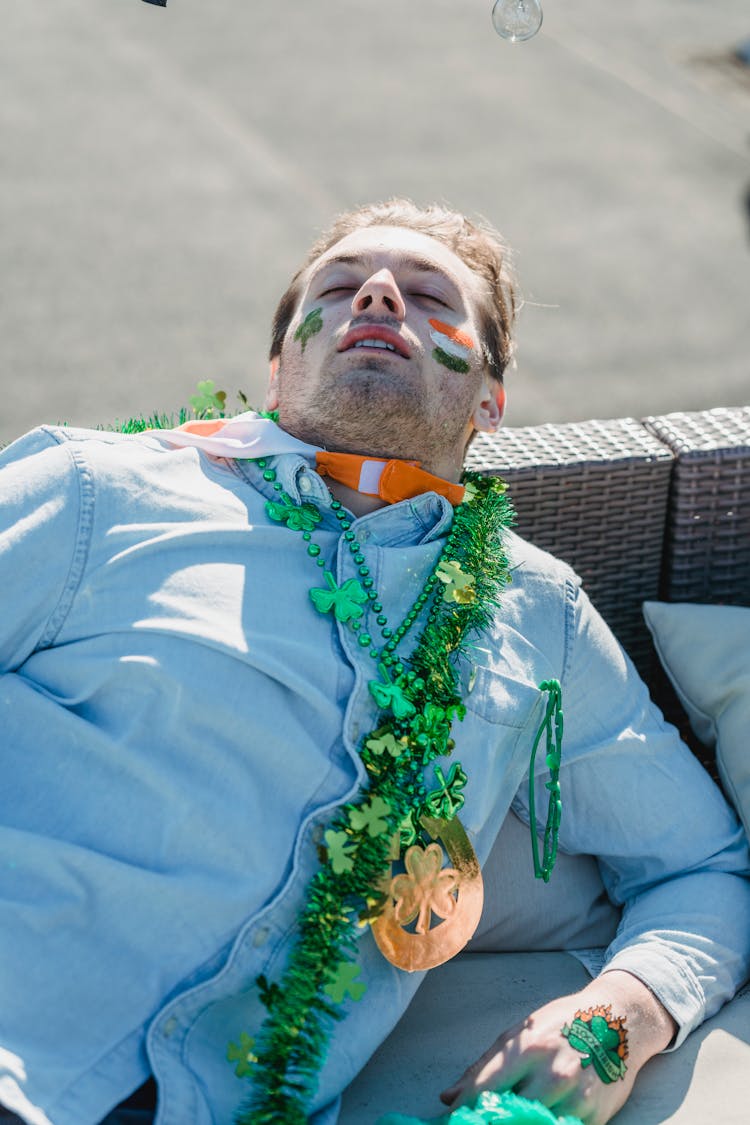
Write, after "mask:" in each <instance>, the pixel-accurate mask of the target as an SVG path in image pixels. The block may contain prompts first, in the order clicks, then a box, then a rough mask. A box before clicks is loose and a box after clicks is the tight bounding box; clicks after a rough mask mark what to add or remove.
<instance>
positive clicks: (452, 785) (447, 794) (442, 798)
mask: <svg viewBox="0 0 750 1125" xmlns="http://www.w3.org/2000/svg"><path fill="white" fill-rule="evenodd" d="M435 777H436V779H437V783H438V785H439V786H440V788H439V789H433V791H432V792H431V793H428V794H427V798H426V800H425V808H426V809H427V811H428V814H429V815H430V816H434V817H435V819H436V820H452V819H453V817H454V816H455V815H456V813H457V812H458V810H459V809H460V808H461V807H462V806H463V803H464V800H465V798H464V794H463V793H462V792H461V790H462V789H463V788H464V786H465V785H466V782H467V781H468V780H469V779H468V777H467V776H466V774H465V773H464V771H463V769H462V767H461V763H460V762H454V763H453V765H452V766H451V768H450V770H449V771H448V777H447V778H445V777H443V771H442V770H441V769H440V766H435Z"/></svg>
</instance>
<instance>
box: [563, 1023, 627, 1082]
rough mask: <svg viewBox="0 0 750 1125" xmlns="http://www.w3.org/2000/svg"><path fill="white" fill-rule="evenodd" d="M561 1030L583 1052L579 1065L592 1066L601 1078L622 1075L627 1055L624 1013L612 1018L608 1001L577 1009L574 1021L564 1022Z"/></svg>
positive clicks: (604, 1080)
mask: <svg viewBox="0 0 750 1125" xmlns="http://www.w3.org/2000/svg"><path fill="white" fill-rule="evenodd" d="M560 1034H561V1035H564V1036H565V1038H566V1039H567V1040H568V1042H569V1043H570V1045H571V1047H573V1049H574V1050H576V1051H580V1052H581V1054H582V1055H583V1056H584V1057H583V1058H582V1059H581V1066H583V1067H586V1066H593V1068H594V1070H595V1071H596V1073H597V1075H598V1077H599V1078H601V1080H602V1082H607V1083H608V1082H615V1081H617V1079H618V1078H624V1077H625V1071H626V1070H627V1067H626V1066H625V1059H626V1058H627V1057H628V1047H627V1042H628V1034H627V1031H626V1030H625V1017H624V1016H618V1017H617V1019H613V1018H612V1008H611V1007H610V1005H609V1004H605V1005H601V1004H599V1005H597V1006H596V1007H595V1008H588V1009H587V1010H586V1011H585V1012H576V1014H575V1016H574V1018H573V1022H572V1023H571V1024H567V1023H566V1024H565V1025H564V1026H563V1027H562V1028H561V1029H560Z"/></svg>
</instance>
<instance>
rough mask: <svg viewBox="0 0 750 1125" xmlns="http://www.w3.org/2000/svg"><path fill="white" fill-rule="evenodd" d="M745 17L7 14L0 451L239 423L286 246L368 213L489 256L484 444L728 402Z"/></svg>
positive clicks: (592, 0) (17, 3) (71, 2)
mask: <svg viewBox="0 0 750 1125" xmlns="http://www.w3.org/2000/svg"><path fill="white" fill-rule="evenodd" d="M748 37H750V10H749V9H748V5H747V0H714V2H712V3H708V2H705V0H630V2H628V3H616V4H612V3H607V4H605V3H602V0H546V2H545V22H544V26H543V28H542V31H541V33H540V34H539V35H538V36H537V37H536V38H535V39H533V40H531V41H529V42H527V43H525V44H516V45H511V44H509V43H507V42H504V41H503V40H501V39H500V38H498V36H497V35H495V33H494V31H493V29H492V26H491V23H490V0H378V2H377V3H375V2H373V0H307V2H305V3H302V2H298V3H282V2H281V0H244V2H243V0H169V4H168V7H167V8H159V7H155V6H152V5H151V4H145V3H142V2H141V0H55V2H54V4H52V3H39V2H36V3H29V2H28V0H5V2H4V4H3V22H2V33H1V34H0V171H1V174H0V254H1V255H2V271H1V273H0V276H1V277H2V282H1V289H0V360H1V362H0V371H1V372H2V375H1V378H2V405H3V410H2V416H1V417H0V441H8V440H10V439H12V438H13V437H15V436H17V435H18V434H19V433H21V432H22V431H24V430H26V429H27V428H29V427H30V426H32V425H35V424H37V423H38V422H41V421H51V422H56V421H68V422H70V423H73V424H78V425H93V424H96V423H98V422H106V421H112V420H114V419H116V418H123V417H127V416H129V415H132V414H136V413H140V412H151V411H153V410H169V409H171V408H173V407H175V406H178V405H180V404H181V403H185V402H186V401H187V399H188V398H189V396H190V394H191V393H192V392H193V391H194V389H195V385H196V383H197V382H198V380H200V379H206V378H212V379H213V380H214V382H215V384H216V386H217V387H219V388H223V389H225V390H226V391H227V392H228V393H229V399H230V401H232V400H233V399H234V395H235V392H236V391H237V390H238V389H240V388H241V389H243V390H244V391H245V392H246V393H247V394H248V396H249V398H250V399H251V401H259V398H260V396H261V393H262V388H263V386H264V382H265V372H266V358H265V357H266V352H267V346H268V326H269V322H270V317H271V314H272V311H273V308H274V305H275V302H276V299H277V298H278V296H279V294H280V293H281V291H282V290H283V288H284V287H285V284H286V282H287V280H288V278H289V276H290V274H291V272H292V271H293V269H294V268H295V267H296V265H297V264H298V261H299V258H300V257H301V255H302V254H303V252H304V251H305V249H306V247H307V245H308V243H309V242H310V240H311V238H312V237H313V235H314V234H315V233H316V232H317V231H318V230H319V229H321V228H322V227H324V226H325V225H326V223H327V222H328V220H329V219H330V218H331V216H332V215H333V214H334V213H335V212H336V211H338V210H341V209H343V208H346V207H349V206H351V205H355V204H359V203H361V202H365V201H368V200H372V199H377V198H383V197H387V196H390V195H393V194H401V195H408V196H411V197H413V198H414V199H416V200H417V201H419V202H428V201H431V200H433V199H436V200H440V201H444V202H448V203H450V204H452V205H454V206H456V207H458V208H460V209H462V210H465V211H467V212H468V213H471V214H481V215H484V216H486V217H487V218H488V219H489V220H490V221H492V222H493V223H495V224H496V225H497V226H498V227H499V228H500V229H501V230H502V231H503V233H504V234H505V235H506V237H507V238H508V240H509V241H510V243H511V244H512V245H513V247H514V248H515V255H516V265H517V270H518V273H519V276H520V283H521V289H522V293H523V296H524V300H525V305H524V308H523V310H522V314H521V318H520V323H519V352H518V368H517V371H515V372H513V373H512V374H511V375H510V377H509V379H508V389H509V414H508V420H509V423H510V424H511V425H523V424H527V423H534V422H541V421H546V420H550V421H557V420H570V419H577V418H590V417H615V416H619V415H625V414H631V415H635V416H642V415H644V414H648V413H664V412H667V411H673V410H691V409H702V408H704V407H709V406H715V405H733V404H742V403H747V402H750V313H749V310H750V299H749V298H750V209H749V200H750V196H749V194H748V192H749V190H750V161H749V160H748V156H749V154H750V145H749V139H750V67H743V66H741V65H739V64H736V65H735V64H733V63H732V62H731V60H730V54H731V50H732V48H733V47H735V46H736V45H738V44H740V43H741V42H743V41H744V40H747V39H748Z"/></svg>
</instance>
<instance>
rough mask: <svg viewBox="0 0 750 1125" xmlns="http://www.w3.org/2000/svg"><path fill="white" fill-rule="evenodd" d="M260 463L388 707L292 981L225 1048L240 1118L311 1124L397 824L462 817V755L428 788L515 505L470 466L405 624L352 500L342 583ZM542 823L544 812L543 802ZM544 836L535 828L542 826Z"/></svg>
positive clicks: (357, 986)
mask: <svg viewBox="0 0 750 1125" xmlns="http://www.w3.org/2000/svg"><path fill="white" fill-rule="evenodd" d="M256 464H257V465H258V467H259V468H260V469H261V470H262V473H263V479H264V480H265V481H266V482H267V483H270V484H271V485H272V487H273V491H274V493H276V499H273V500H268V501H267V502H266V505H265V510H266V514H267V515H268V517H269V519H271V520H272V521H274V522H277V523H283V524H285V525H286V527H287V528H289V529H290V530H291V531H296V532H299V533H300V534H301V536H302V540H303V542H304V543H305V544H306V550H307V555H308V557H309V558H310V560H311V562H312V563H314V565H315V566H316V568H317V569H318V572H321V571H322V578H323V580H324V582H325V585H323V586H318V587H314V588H313V589H311V590H310V591H309V596H310V600H311V601H312V603H313V606H314V608H315V609H316V611H317V612H318V613H321V614H328V613H330V614H332V615H333V617H334V618H335V619H336V621H338V622H341V623H343V624H346V625H348V626H349V628H350V629H351V630H352V632H353V633H354V634H355V635H356V636H357V639H358V643H359V645H360V646H361V647H362V649H364V650H367V652H368V654H369V656H370V657H371V659H372V660H373V661H374V662H375V664H376V665H377V669H378V673H379V678H378V679H373V680H371V681H370V682H369V684H368V688H369V691H370V694H371V695H372V697H373V699H374V701H375V703H376V704H377V706H378V708H379V721H378V725H377V726H376V727H375V728H374V729H373V730H372V731H371V732H370V733H369V734H368V735H366V736H365V737H364V739H363V740H362V742H361V744H360V749H359V753H360V757H361V759H362V761H363V764H364V766H365V769H366V773H367V782H366V785H365V786H363V788H362V789H361V790H360V792H359V793H358V794H357V795H356V796H355V798H354V799H353V800H352V801H349V802H346V803H345V804H343V805H341V806H340V807H339V808H338V810H337V811H336V813H335V815H334V818H333V821H332V823H331V825H330V827H329V828H328V829H327V830H326V831H325V833H324V840H325V846H324V847H322V846H321V848H320V849H319V851H320V860H321V865H320V867H319V869H318V871H317V872H316V874H315V875H314V876H313V877H312V879H311V881H310V883H309V885H308V892H307V901H306V905H305V906H304V908H303V910H302V912H301V914H300V917H299V919H298V930H299V936H298V939H297V942H296V945H295V947H294V948H293V950H292V953H291V955H290V958H289V962H288V964H287V967H286V969H285V971H284V973H283V976H282V979H281V981H280V982H279V983H271V984H269V982H268V981H267V980H266V979H265V978H264V977H259V978H258V980H257V985H258V988H259V992H260V997H261V1000H262V1002H263V1004H264V1005H265V1007H266V1009H267V1012H268V1015H267V1018H266V1020H265V1022H264V1024H263V1027H262V1029H261V1032H260V1035H259V1037H258V1040H257V1041H256V1040H255V1039H251V1037H250V1036H248V1035H247V1034H246V1033H243V1036H242V1037H241V1044H240V1046H238V1045H237V1044H235V1043H230V1045H229V1050H228V1052H227V1058H228V1059H229V1060H230V1061H232V1062H233V1063H234V1062H236V1063H237V1066H236V1068H235V1072H236V1073H237V1074H238V1075H240V1076H244V1075H248V1076H249V1077H250V1078H251V1079H252V1082H253V1093H252V1096H251V1100H250V1102H249V1104H248V1105H247V1106H246V1107H245V1108H244V1109H243V1110H241V1111H240V1113H239V1115H238V1116H237V1119H236V1123H237V1125H272V1123H273V1125H275V1123H277V1122H279V1121H284V1122H285V1123H286V1125H304V1123H305V1122H306V1121H307V1110H306V1105H307V1103H308V1102H309V1099H310V1097H311V1096H312V1093H313V1091H314V1088H315V1083H316V1077H317V1073H318V1071H319V1069H320V1067H321V1065H322V1063H323V1060H324V1057H325V1051H326V1046H327V1042H328V1038H329V1036H330V1032H331V1029H332V1026H333V1021H334V1020H337V1019H340V1018H341V1017H342V1015H343V1010H342V1008H341V1005H342V1004H343V1002H344V1001H345V1000H346V999H347V997H349V998H351V999H352V1000H359V999H360V998H361V997H362V995H363V994H364V992H365V991H366V984H365V982H364V981H360V980H357V979H356V978H357V977H358V975H359V972H360V970H359V967H358V965H357V964H356V956H357V945H358V935H359V933H360V932H361V928H362V927H363V926H365V925H367V923H368V922H370V921H372V920H373V919H375V918H377V917H378V915H379V914H380V912H381V911H382V909H383V906H384V901H385V895H384V894H383V893H382V892H381V891H378V890H377V889H376V888H377V885H378V881H379V879H380V878H382V875H383V872H384V870H386V868H387V867H388V865H389V853H390V850H391V846H392V842H393V839H394V836H395V835H396V834H398V839H399V840H400V843H401V847H402V848H403V847H408V846H410V845H411V844H413V843H414V842H415V841H417V840H418V839H420V838H421V837H422V833H423V829H422V821H423V818H424V817H442V818H443V819H445V820H451V819H452V818H453V817H455V815H456V813H457V812H458V811H459V809H460V808H461V807H462V805H463V803H464V795H463V792H462V790H463V788H464V786H465V785H466V782H467V777H466V774H465V773H464V771H463V769H462V768H461V765H460V763H459V762H456V763H454V764H453V766H452V768H451V770H450V771H449V773H448V776H447V777H445V776H444V775H443V773H442V771H441V770H440V768H439V767H436V768H435V778H436V780H437V782H438V787H437V788H436V789H434V790H432V791H430V792H428V791H427V787H426V785H425V782H424V777H423V775H424V769H425V766H427V765H428V764H430V763H431V762H432V761H433V760H434V759H435V758H437V757H440V756H443V755H446V754H450V753H451V751H452V750H453V748H454V742H453V739H452V738H451V737H450V733H451V726H452V723H453V721H454V719H456V718H458V719H459V720H461V719H463V717H464V715H465V711H466V709H465V706H464V704H463V702H462V699H461V696H460V693H459V691H458V679H457V673H456V670H455V667H454V665H455V662H456V660H457V658H459V657H461V656H463V655H465V654H466V652H467V649H466V639H467V637H468V636H469V635H470V634H471V633H473V632H475V631H478V630H479V631H481V630H482V629H484V628H487V627H488V625H489V624H490V622H491V620H492V617H493V615H494V613H495V610H496V608H497V606H498V604H499V598H500V595H501V593H502V590H503V589H504V587H505V585H506V583H508V582H509V581H510V573H509V567H508V560H507V558H506V555H505V551H504V548H503V532H504V530H505V529H506V528H508V527H509V526H510V525H511V523H512V520H513V510H512V508H511V506H510V503H509V501H508V499H507V497H506V496H505V485H504V484H503V482H502V481H500V480H499V479H498V478H493V477H480V476H479V475H476V474H467V477H466V480H465V483H466V499H465V500H464V502H463V503H462V504H460V505H459V506H458V508H456V509H455V512H454V518H453V523H452V526H451V530H450V532H449V534H448V536H447V537H446V541H445V545H444V547H443V550H442V552H441V554H440V558H439V560H438V563H437V565H436V567H435V568H434V570H433V571H432V573H431V574H430V575H429V576H428V578H427V579H426V581H425V583H424V586H423V587H422V590H421V591H420V593H419V594H418V595H417V597H416V599H415V600H414V602H413V604H412V606H411V608H410V609H409V610H408V612H407V614H406V616H405V617H404V619H403V621H402V622H401V623H400V624H399V625H398V626H397V627H396V628H393V627H392V626H391V625H390V624H389V621H388V617H387V614H386V613H385V612H384V608H383V604H382V600H381V599H380V596H379V594H378V592H377V590H376V589H375V587H374V582H373V579H372V576H371V574H370V569H369V567H368V566H367V562H366V559H365V555H364V553H363V551H362V549H361V545H360V543H359V541H358V540H357V536H356V534H355V532H354V531H352V521H351V519H350V518H349V513H348V512H347V511H346V509H345V508H344V507H343V505H342V504H341V503H340V502H339V501H337V500H335V499H334V500H332V502H331V510H332V511H333V513H334V515H335V517H336V519H337V521H338V524H339V528H340V529H341V532H342V534H343V538H344V541H345V542H346V543H347V545H348V548H349V551H350V552H351V555H352V559H353V562H354V564H355V566H356V568H357V578H350V579H347V580H346V581H345V582H343V583H342V584H341V585H340V586H339V585H338V583H337V582H336V579H335V576H334V575H333V574H332V573H331V571H330V570H328V569H326V562H325V560H324V559H323V558H322V556H321V548H320V546H319V545H318V544H317V543H315V542H314V540H313V535H314V533H315V530H316V528H317V526H318V524H319V523H321V521H322V516H321V513H320V511H319V510H318V508H317V507H316V506H315V505H314V504H312V503H310V502H302V503H300V504H297V503H295V502H294V501H293V500H292V499H291V497H289V495H288V494H287V493H286V492H285V491H284V488H283V485H282V484H281V483H280V482H279V481H278V480H277V479H276V471H275V470H274V469H273V468H272V467H270V466H269V463H268V459H267V458H260V459H258V460H257V461H256ZM366 610H369V611H370V612H371V613H372V614H374V616H375V623H376V625H377V629H378V630H379V632H380V637H381V638H382V643H381V641H375V640H374V639H373V636H372V633H371V632H370V631H368V629H367V628H365V624H364V622H363V621H362V618H364V616H365V612H366ZM421 617H424V618H425V623H424V627H423V630H422V633H421V635H420V637H419V639H418V641H417V643H416V646H415V648H414V650H413V652H412V654H411V656H410V658H409V661H408V664H409V667H408V668H407V666H406V662H405V661H404V660H403V659H402V658H401V657H400V655H399V646H400V645H401V643H402V642H403V640H404V638H405V637H406V636H407V634H408V633H409V631H410V630H411V629H412V628H413V626H414V625H415V623H416V622H417V620H419V619H420V618H421ZM556 683H557V682H556V681H549V684H548V683H547V682H546V683H545V685H542V688H543V690H551V688H550V686H549V685H550V684H552V685H556ZM557 691H558V694H554V693H553V705H552V706H548V708H547V713H546V715H545V718H544V720H543V723H542V726H541V727H540V731H539V733H538V735H537V739H536V742H535V744H534V752H536V748H537V746H538V744H539V741H540V738H541V735H542V732H543V731H544V730H545V729H546V730H547V750H548V753H547V762H548V765H549V767H550V770H551V778H552V781H551V783H550V784H548V786H547V787H548V788H549V789H550V807H549V811H548V819H547V832H546V833H545V847H544V860H543V862H542V863H541V864H539V863H538V861H537V856H536V851H535V852H534V859H535V871H536V873H537V874H538V875H539V877H542V878H545V880H546V879H547V878H549V871H550V870H551V867H552V864H553V863H554V857H555V853H556V845H557V829H558V826H559V813H560V801H559V784H558V781H557V772H556V771H559V749H560V747H559V735H561V730H562V726H561V722H560V723H558V725H557V726H555V725H554V724H555V716H556V715H557V714H558V713H559V714H560V715H561V712H560V707H559V685H557ZM553 727H554V731H553ZM555 751H557V753H555ZM555 767H556V769H555ZM532 772H533V770H532ZM532 800H533V791H532ZM531 823H532V826H533V825H534V824H535V810H534V808H533V807H532V815H531ZM532 839H533V840H534V842H535V836H534V832H533V828H532Z"/></svg>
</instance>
